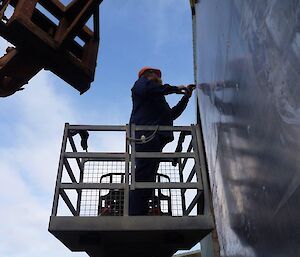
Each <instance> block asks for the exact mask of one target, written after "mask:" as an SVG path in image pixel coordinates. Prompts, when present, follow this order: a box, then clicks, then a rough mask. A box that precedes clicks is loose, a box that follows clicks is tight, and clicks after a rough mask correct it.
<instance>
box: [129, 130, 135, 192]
mask: <svg viewBox="0 0 300 257" xmlns="http://www.w3.org/2000/svg"><path fill="white" fill-rule="evenodd" d="M130 131H131V138H133V139H135V124H131V129H130ZM135 154H136V152H135V141H134V140H131V190H135Z"/></svg>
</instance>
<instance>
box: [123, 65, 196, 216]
mask: <svg viewBox="0 0 300 257" xmlns="http://www.w3.org/2000/svg"><path fill="white" fill-rule="evenodd" d="M161 76H162V74H161V71H160V70H159V69H155V68H151V67H144V68H142V69H141V70H140V72H139V74H138V80H137V81H136V82H135V84H134V86H133V88H132V89H131V91H132V102H133V109H132V113H131V117H130V124H135V125H154V126H155V125H157V126H158V125H165V126H172V125H173V121H174V120H175V119H177V118H178V117H179V116H180V115H181V114H182V112H183V111H184V110H185V108H186V106H187V104H188V102H189V99H190V97H191V95H192V92H193V89H194V88H195V85H188V86H183V85H182V86H170V85H169V84H163V83H162V79H161ZM169 94H183V97H182V98H181V100H180V101H179V102H178V104H177V105H176V106H174V107H173V108H171V107H170V106H169V104H168V103H167V101H166V99H165V95H169ZM133 140H135V141H136V152H162V150H163V148H164V146H165V145H166V144H167V143H169V142H171V141H173V140H174V136H173V132H171V131H156V132H154V133H153V131H147V132H146V131H137V132H136V138H135V139H133ZM159 163H160V160H159V159H152V158H149V159H146V158H144V159H143V158H138V159H136V169H135V180H136V182H155V178H156V173H157V170H158V167H159ZM153 195H154V189H136V190H132V191H130V196H129V215H148V213H149V207H148V202H149V199H150V198H151V197H152V196H153Z"/></svg>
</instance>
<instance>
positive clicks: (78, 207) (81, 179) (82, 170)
mask: <svg viewBox="0 0 300 257" xmlns="http://www.w3.org/2000/svg"><path fill="white" fill-rule="evenodd" d="M81 165H82V166H81V167H82V169H79V170H80V171H79V172H80V175H79V184H80V183H82V182H83V175H84V168H83V167H84V161H83V162H81ZM77 193H78V198H77V214H78V216H80V207H81V198H82V188H80V189H78V191H77Z"/></svg>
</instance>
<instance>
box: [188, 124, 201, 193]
mask: <svg viewBox="0 0 300 257" xmlns="http://www.w3.org/2000/svg"><path fill="white" fill-rule="evenodd" d="M191 129H192V142H193V149H194V156H195V169H196V176H197V182H198V183H200V185H201V186H202V188H203V180H202V173H201V168H202V166H201V160H200V157H199V148H198V141H197V135H196V129H195V125H191Z"/></svg>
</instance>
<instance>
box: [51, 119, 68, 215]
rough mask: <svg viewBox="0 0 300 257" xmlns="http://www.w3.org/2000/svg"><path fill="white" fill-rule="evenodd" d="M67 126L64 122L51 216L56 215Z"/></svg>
mask: <svg viewBox="0 0 300 257" xmlns="http://www.w3.org/2000/svg"><path fill="white" fill-rule="evenodd" d="M69 126H70V124H69V123H66V124H65V129H64V136H63V141H62V145H61V151H60V157H59V165H58V173H57V177H56V185H55V192H54V199H53V206H52V213H51V216H56V215H57V208H58V199H59V191H60V184H61V179H62V175H63V168H64V167H63V166H64V158H65V157H64V153H65V152H66V146H67V138H68V133H69Z"/></svg>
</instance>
